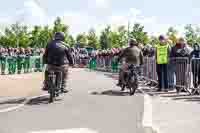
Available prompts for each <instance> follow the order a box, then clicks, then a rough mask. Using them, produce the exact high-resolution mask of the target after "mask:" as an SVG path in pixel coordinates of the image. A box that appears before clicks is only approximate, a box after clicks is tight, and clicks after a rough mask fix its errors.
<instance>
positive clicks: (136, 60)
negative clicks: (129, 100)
mask: <svg viewBox="0 0 200 133" xmlns="http://www.w3.org/2000/svg"><path fill="white" fill-rule="evenodd" d="M122 58H124V59H125V63H124V64H123V65H122V67H121V69H120V71H119V81H118V84H117V86H121V85H122V83H124V82H125V81H124V73H125V71H126V70H127V69H128V65H131V64H133V65H135V66H138V67H139V66H140V65H142V64H143V53H142V50H141V49H140V48H139V47H138V43H137V41H136V40H135V39H130V41H129V47H127V48H125V49H124V50H123V51H122V52H121V54H120V55H119V58H118V61H120V60H121V59H122ZM122 91H123V90H122Z"/></svg>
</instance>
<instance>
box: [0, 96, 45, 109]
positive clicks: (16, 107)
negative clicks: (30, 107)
mask: <svg viewBox="0 0 200 133" xmlns="http://www.w3.org/2000/svg"><path fill="white" fill-rule="evenodd" d="M47 95H48V94H44V95H39V96H34V97H31V98H27V99H26V100H25V101H24V102H23V103H21V104H19V105H17V106H14V107H9V108H6V109H1V110H0V113H6V112H10V111H15V110H17V109H19V108H22V107H24V106H25V105H26V104H27V103H28V102H29V101H30V100H32V99H35V98H38V97H44V96H47Z"/></svg>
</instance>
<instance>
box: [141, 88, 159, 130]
mask: <svg viewBox="0 0 200 133" xmlns="http://www.w3.org/2000/svg"><path fill="white" fill-rule="evenodd" d="M139 90H140V91H141V92H142V93H143V94H144V113H143V118H142V125H143V127H144V128H145V127H151V128H152V129H153V130H154V131H156V132H158V133H161V132H160V130H159V128H158V127H157V126H156V125H155V124H154V123H153V103H152V97H151V96H149V95H148V94H146V93H145V92H144V91H143V90H142V89H139Z"/></svg>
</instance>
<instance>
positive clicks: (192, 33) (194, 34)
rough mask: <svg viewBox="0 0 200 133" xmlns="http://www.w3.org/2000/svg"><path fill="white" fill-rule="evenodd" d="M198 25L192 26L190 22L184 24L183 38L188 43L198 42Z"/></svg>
mask: <svg viewBox="0 0 200 133" xmlns="http://www.w3.org/2000/svg"><path fill="white" fill-rule="evenodd" d="M198 34H199V27H193V26H192V25H191V24H188V25H186V26H185V38H186V40H187V42H188V44H189V45H193V44H194V43H195V42H198V40H199V39H198V38H199V37H198Z"/></svg>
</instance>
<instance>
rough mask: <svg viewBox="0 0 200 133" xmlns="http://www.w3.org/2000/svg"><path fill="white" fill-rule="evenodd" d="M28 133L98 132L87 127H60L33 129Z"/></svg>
mask: <svg viewBox="0 0 200 133" xmlns="http://www.w3.org/2000/svg"><path fill="white" fill-rule="evenodd" d="M28 133H98V132H97V131H94V130H92V129H88V128H73V129H60V130H46V131H45V130H44V131H33V132H28Z"/></svg>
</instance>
